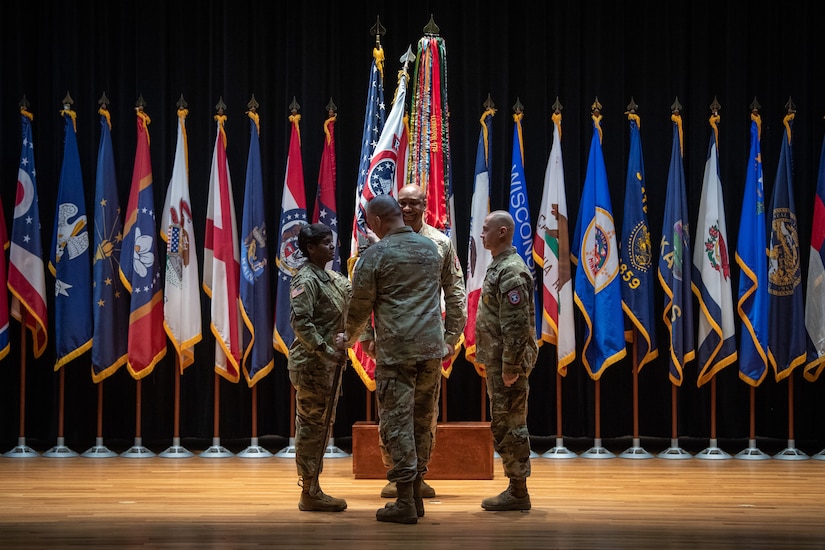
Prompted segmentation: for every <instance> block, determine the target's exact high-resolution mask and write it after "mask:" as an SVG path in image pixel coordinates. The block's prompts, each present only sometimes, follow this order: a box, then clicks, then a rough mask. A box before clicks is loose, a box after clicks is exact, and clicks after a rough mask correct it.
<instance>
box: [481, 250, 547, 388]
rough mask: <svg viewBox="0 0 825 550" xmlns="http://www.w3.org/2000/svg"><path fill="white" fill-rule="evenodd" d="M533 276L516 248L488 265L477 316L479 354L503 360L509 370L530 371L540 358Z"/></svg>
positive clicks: (490, 359)
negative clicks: (537, 357)
mask: <svg viewBox="0 0 825 550" xmlns="http://www.w3.org/2000/svg"><path fill="white" fill-rule="evenodd" d="M535 322H536V312H535V304H534V303H533V276H532V274H531V273H530V270H529V269H528V268H527V265H526V264H525V263H524V260H523V259H522V258H521V256H519V255H518V253H517V252H516V249H515V248H510V249H509V250H505V251H504V252H502V253H501V254H499V255H498V256H496V257H494V258H493V261H492V262H490V265H489V266H488V267H487V273H486V275H485V277H484V285H483V287H482V290H481V303H480V304H479V307H478V313H477V316H476V346H477V351H476V358H477V360H478V362H479V363H482V364H486V365H489V364H494V363H496V362H501V364H502V369H503V371H504V372H505V373H507V374H525V375H526V374H530V370H531V369H532V367H533V365H534V364H535V362H536V355H537V354H538V346H537V345H536V327H535V326H534V325H535Z"/></svg>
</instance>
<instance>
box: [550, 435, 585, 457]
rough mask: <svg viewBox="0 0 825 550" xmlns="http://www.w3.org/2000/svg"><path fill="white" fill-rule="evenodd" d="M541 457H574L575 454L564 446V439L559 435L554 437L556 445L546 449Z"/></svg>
mask: <svg viewBox="0 0 825 550" xmlns="http://www.w3.org/2000/svg"><path fill="white" fill-rule="evenodd" d="M541 456H542V457H543V458H576V457H577V456H579V455H577V454H576V453H574V452H573V451H571V450H570V449H568V448H567V447H565V446H564V439H563V438H561V437H557V438H556V446H555V447H553V448H552V449H550V450H549V451H546V452H545V453H544V454H543V455H541Z"/></svg>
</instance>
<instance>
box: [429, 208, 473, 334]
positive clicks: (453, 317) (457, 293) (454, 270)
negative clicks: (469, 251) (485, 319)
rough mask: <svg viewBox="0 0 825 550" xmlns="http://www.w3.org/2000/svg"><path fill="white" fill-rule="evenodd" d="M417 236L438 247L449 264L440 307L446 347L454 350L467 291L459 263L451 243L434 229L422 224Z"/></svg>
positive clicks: (464, 316) (464, 309) (464, 312)
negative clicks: (428, 240) (441, 308)
mask: <svg viewBox="0 0 825 550" xmlns="http://www.w3.org/2000/svg"><path fill="white" fill-rule="evenodd" d="M418 234H419V235H422V236H424V237H427V238H428V239H430V240H431V241H433V242H434V243H435V244H436V246H437V247H438V253H439V255H440V256H441V259H442V261H444V262H446V263H449V264H450V273H449V276H448V277H447V279H446V280H444V279H442V281H441V290H442V291H443V299H444V302H443V304H442V306H443V309H444V312H445V315H444V340H445V341H446V342H447V345H449V346H450V347H451V348H454V347H455V346H456V344H457V343H458V340H459V338H461V334H462V333H463V332H464V325H465V323H466V322H467V291H466V290H465V288H464V272H463V271H462V270H461V262H459V261H458V255H457V254H456V253H455V247H454V246H453V241H452V240H451V239H450V237H448V236H447V235H445V234H444V233H442V232H441V231H439V230H438V229H436V228H435V227H433V226H431V225H427V224H426V223H424V224H422V225H421V230H420V231H419V232H418Z"/></svg>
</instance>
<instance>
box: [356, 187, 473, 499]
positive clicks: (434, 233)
mask: <svg viewBox="0 0 825 550" xmlns="http://www.w3.org/2000/svg"><path fill="white" fill-rule="evenodd" d="M398 206H400V207H401V213H402V215H403V217H404V223H405V224H407V225H409V226H410V227H412V228H413V231H415V232H416V233H418V234H419V235H423V236H424V237H427V238H428V239H430V240H431V241H433V242H434V243H435V244H436V246H437V247H438V253H439V255H440V256H441V260H442V261H443V262H449V263H450V277H449V278H448V279H447V280H446V281H441V291H442V310H443V312H444V323H445V326H447V327H450V328H448V329H447V332H446V334H445V339H446V341H447V344H448V345H451V346H453V347H454V348H455V347H457V346H458V345H459V342H460V337H461V332H462V331H463V330H464V324H465V323H466V321H467V293H466V290H465V287H464V272H463V271H462V270H461V263H460V262H459V261H458V255H457V254H456V252H455V247H454V246H453V241H452V240H451V239H450V238H449V237H448V236H447V235H445V234H444V233H442V232H441V231H439V230H438V229H436V228H435V227H433V226H431V225H429V224H427V223H425V222H424V213H425V212H426V210H427V195H426V193H424V190H423V189H421V186H419V185H416V184H414V183H411V184H407V185H405V186H404V187H402V188H401V189H400V190H399V191H398ZM455 327H460V329H459V330H458V333H455V332H454V331H455ZM365 350H366V352H367V353H370V352H372V353H374V341H370V342H369V344H368V345H367V346H365ZM373 357H374V355H373ZM441 378H442V377H439V378H438V386H437V387H436V390H435V392H436V395H441V382H442V379H441ZM435 406H436V413H435V414H434V415H433V426H432V432H433V435H432V444H433V446H435V433H436V426H437V424H438V398H436V404H435ZM379 446H380V448H381V458H382V459H383V461H384V466H386V467H387V468H390V467H391V465H392V463H391V462H390V459H389V454H388V453H387V450H386V448H385V447H384V445H383V444H381V442H380V438H379ZM430 452H431V454H432V450H431V451H430ZM381 496H382V497H384V498H395V497H396V496H398V494H397V491H396V488H395V484H394V483H393V482H391V481H390V482H388V483H387V485H386V487H384V488H383V489H382V490H381ZM421 496H422V497H423V498H434V497H435V490H434V489H433V488H432V487H430V486H429V485H428V484H427V481H426V480H424V481H422V482H421ZM422 510H423V508H422Z"/></svg>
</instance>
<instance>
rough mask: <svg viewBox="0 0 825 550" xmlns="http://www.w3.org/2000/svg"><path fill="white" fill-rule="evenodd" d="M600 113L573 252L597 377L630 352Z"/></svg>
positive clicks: (586, 357) (587, 347)
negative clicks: (627, 347) (626, 342)
mask: <svg viewBox="0 0 825 550" xmlns="http://www.w3.org/2000/svg"><path fill="white" fill-rule="evenodd" d="M600 122H601V116H600V115H594V116H593V138H592V140H591V141H590V155H589V157H588V159H587V172H586V173H585V177H584V186H583V189H582V196H581V201H580V202H579V215H578V218H577V219H576V230H575V233H574V235H573V241H572V242H571V247H570V248H571V250H570V255H571V259H573V261H574V263H576V264H577V265H578V269H577V270H576V279H575V281H576V282H575V286H574V289H575V290H574V300H575V302H576V306H577V307H578V308H579V310H580V311H581V313H582V316H583V317H584V322H585V325H586V328H585V339H584V345H583V347H582V363H583V364H584V366H585V368H586V369H587V372H588V374H589V375H590V377H591V378H592V379H593V380H598V379H599V378H601V376H602V374H603V373H604V371H605V369H607V367H609V366H610V365H612V364H614V363H616V362H617V361H619V360H620V359H622V358H623V357H624V356H625V355H626V353H627V352H626V349H625V340H624V314H623V312H622V289H621V286H620V284H619V247H618V244H617V241H616V227H615V225H614V222H613V206H612V204H611V201H610V189H609V188H608V185H607V170H606V168H605V164H604V154H603V152H602V129H601V126H600Z"/></svg>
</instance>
